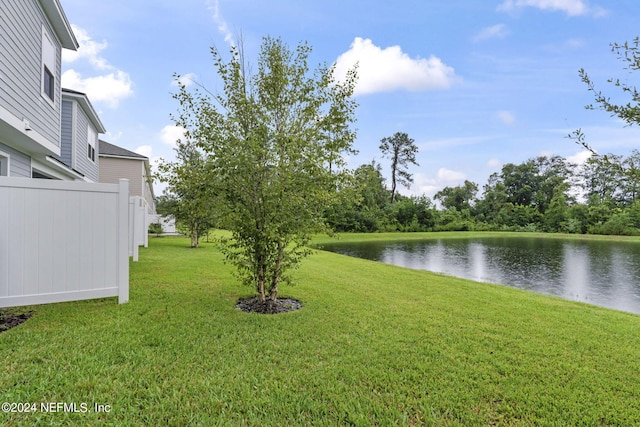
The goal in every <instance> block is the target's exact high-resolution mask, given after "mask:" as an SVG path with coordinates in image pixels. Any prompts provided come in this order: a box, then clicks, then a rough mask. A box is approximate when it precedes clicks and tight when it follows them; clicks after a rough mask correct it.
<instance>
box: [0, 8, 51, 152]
mask: <svg viewBox="0 0 640 427" xmlns="http://www.w3.org/2000/svg"><path fill="white" fill-rule="evenodd" d="M43 24H44V25H45V28H46V30H47V31H48V33H49V35H50V37H51V40H52V41H53V43H54V45H55V46H56V70H52V71H53V72H54V74H55V86H56V87H55V90H54V93H55V97H54V98H55V100H54V106H53V107H52V106H51V104H50V103H49V102H47V101H46V100H45V99H44V98H43V97H42V95H41V84H42V77H41V67H42V25H43ZM60 64H61V47H60V42H59V41H58V39H57V37H56V36H55V33H54V32H53V31H52V29H51V27H50V25H49V23H48V21H47V19H46V18H45V16H44V13H43V12H42V9H41V8H40V5H39V3H38V1H37V0H2V7H0V102H1V103H2V105H3V107H5V108H6V109H7V110H9V111H10V112H11V113H12V114H13V115H14V116H16V117H18V118H19V119H21V118H23V117H24V118H25V119H27V120H29V122H30V124H31V127H32V128H33V129H34V130H35V131H36V132H38V133H40V134H42V135H44V136H45V137H46V138H47V140H49V142H50V143H52V144H54V145H56V146H59V145H60V101H61V100H60V98H61V97H60V90H61V89H60Z"/></svg>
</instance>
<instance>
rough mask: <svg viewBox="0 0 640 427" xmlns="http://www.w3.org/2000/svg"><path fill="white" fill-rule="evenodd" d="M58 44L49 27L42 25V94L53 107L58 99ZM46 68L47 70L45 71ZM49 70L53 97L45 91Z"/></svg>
mask: <svg viewBox="0 0 640 427" xmlns="http://www.w3.org/2000/svg"><path fill="white" fill-rule="evenodd" d="M56 59H57V55H56V46H55V44H54V43H53V40H51V36H50V35H49V32H48V31H47V28H46V27H45V26H44V25H43V26H42V65H41V68H40V94H41V95H42V97H43V98H44V99H45V101H47V102H48V103H49V104H50V105H51V106H52V107H55V99H56V81H57V79H56V77H57V76H56ZM45 70H46V71H45ZM46 72H48V73H49V74H50V76H51V86H52V87H51V88H50V89H51V94H52V95H53V97H49V94H48V93H47V92H46V91H45V76H46Z"/></svg>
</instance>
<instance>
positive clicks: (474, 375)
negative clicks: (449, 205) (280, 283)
mask: <svg viewBox="0 0 640 427" xmlns="http://www.w3.org/2000/svg"><path fill="white" fill-rule="evenodd" d="M457 235H461V234H457ZM406 236H408V237H411V236H412V235H406ZM415 236H417V235H414V236H413V237H415ZM378 237H382V236H381V235H378ZM342 238H343V239H346V238H349V239H352V238H355V237H352V236H349V237H346V236H343V237H342ZM318 242H320V240H318ZM188 244H189V243H188V241H187V240H186V239H182V238H168V237H167V238H153V239H150V248H149V249H144V250H141V255H140V262H138V263H133V264H132V265H131V301H130V302H129V303H128V304H124V305H117V304H116V301H115V299H113V298H109V299H103V300H93V301H83V302H74V303H64V304H54V305H43V306H37V307H32V308H31V309H32V310H34V311H35V314H34V316H33V317H32V318H31V319H30V320H29V321H27V322H26V323H24V324H22V325H20V326H18V327H16V328H13V329H11V330H9V331H7V332H3V333H2V334H0V357H1V360H2V366H3V369H2V370H0V390H2V392H1V393H2V399H0V400H2V401H3V402H23V403H25V402H28V403H36V404H37V405H38V407H37V409H38V411H37V412H31V413H1V412H0V424H2V425H9V426H14V425H15V426H18V425H20V426H21V425H96V424H103V425H118V426H119V425H127V426H128V425H168V426H182V425H207V426H213V425H225V426H226V425H230V426H235V425H252V426H253V425H265V426H279V425H286V426H292V425H327V426H335V425H358V426H360V425H362V426H368V425H383V426H386V425H437V426H475V425H478V426H485V425H508V426H511V425H518V426H545V425H549V426H556V425H557V426H560V425H562V426H564V425H587V426H590V425H593V426H597V425H616V426H617V425H625V426H626V425H638V424H640V387H638V378H640V363H638V359H639V358H640V316H637V315H632V314H627V313H622V312H617V311H613V310H608V309H603V308H597V307H593V306H588V305H585V304H580V303H574V302H569V301H564V300H560V299H557V298H551V297H545V296H542V295H537V294H533V293H529V292H523V291H518V290H515V289H510V288H507V287H502V286H494V285H487V284H479V283H474V282H470V281H466V280H462V279H456V278H451V277H446V276H442V275H437V274H432V273H429V272H425V271H413V270H408V269H403V268H399V267H394V266H388V265H383V264H380V263H375V262H369V261H365V260H359V259H354V258H349V257H345V256H340V255H337V254H332V253H327V252H321V251H319V252H318V253H317V254H315V255H314V256H312V257H310V258H308V259H307V260H305V261H304V262H303V265H302V267H301V268H300V269H299V270H298V271H296V272H295V278H296V279H297V282H298V283H299V284H298V285H297V286H295V287H287V288H285V289H283V294H284V295H283V296H292V297H295V298H298V299H300V300H301V301H302V302H303V304H304V306H303V308H302V309H301V310H300V311H297V312H291V313H285V314H279V315H272V316H269V315H256V314H247V313H244V312H241V311H238V310H236V309H235V308H234V304H235V302H236V300H237V299H238V297H241V296H246V295H249V294H251V290H250V289H248V288H244V287H242V286H240V285H239V284H238V282H237V280H235V279H234V278H233V275H232V270H231V268H230V267H229V266H227V265H224V264H223V262H222V257H221V255H220V254H219V253H218V252H217V250H216V249H215V247H214V246H213V245H211V244H206V243H205V244H203V248H201V249H189V248H188ZM41 402H65V403H76V404H77V406H78V408H79V409H80V408H81V404H82V403H85V404H87V406H88V408H89V410H92V411H93V409H94V406H93V405H94V404H102V405H109V406H108V409H109V412H87V413H73V412H56V413H44V412H42V411H41V410H40V409H41V407H40V403H41ZM103 408H106V407H103Z"/></svg>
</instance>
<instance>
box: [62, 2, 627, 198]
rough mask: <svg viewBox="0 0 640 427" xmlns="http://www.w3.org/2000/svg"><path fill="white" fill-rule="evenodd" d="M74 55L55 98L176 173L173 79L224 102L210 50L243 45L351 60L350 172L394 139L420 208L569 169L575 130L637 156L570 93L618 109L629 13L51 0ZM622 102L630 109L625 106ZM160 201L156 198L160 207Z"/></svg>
mask: <svg viewBox="0 0 640 427" xmlns="http://www.w3.org/2000/svg"><path fill="white" fill-rule="evenodd" d="M61 4H62V7H63V9H64V10H65V13H66V15H67V18H68V19H69V22H70V23H71V24H72V26H73V28H74V31H75V33H76V37H77V38H78V41H79V43H80V49H79V50H78V52H75V53H74V52H65V53H64V55H63V65H62V68H63V85H64V86H65V87H69V88H71V89H75V90H80V91H83V92H86V93H87V94H88V95H89V97H90V99H91V101H92V103H93V104H94V107H95V108H96V110H97V111H98V112H99V114H100V117H101V119H102V121H103V123H104V125H105V127H106V128H107V130H108V133H107V134H106V135H102V136H101V137H102V138H103V139H105V140H107V141H109V142H111V143H114V144H117V145H120V146H122V147H124V148H127V149H130V150H133V151H136V152H139V153H141V154H144V155H146V156H149V157H150V159H151V160H152V163H153V162H154V161H155V160H156V159H158V158H160V157H162V158H165V159H169V160H170V159H172V158H173V149H172V143H173V142H174V141H175V139H176V138H177V137H179V135H180V132H179V129H176V128H175V126H173V123H172V121H171V119H170V114H172V113H175V112H176V110H177V103H176V101H175V100H173V99H172V97H171V93H172V92H174V91H175V90H176V87H175V86H174V85H173V84H172V83H173V77H172V76H173V73H179V74H181V75H184V76H188V77H190V78H191V79H192V80H194V81H197V82H199V83H201V84H203V85H204V86H205V87H207V88H208V89H209V90H211V91H216V90H218V89H219V88H220V83H219V81H218V80H217V79H216V76H215V70H214V67H213V62H212V60H211V55H210V47H211V46H212V45H216V46H217V47H218V48H219V49H220V50H226V47H227V46H228V45H229V43H234V41H235V40H236V39H237V35H238V34H240V33H241V34H242V37H243V39H244V47H245V50H246V52H247V55H248V57H249V58H256V56H257V53H258V51H259V46H260V43H261V39H262V37H263V36H266V35H270V36H275V37H281V38H282V39H283V40H284V41H285V42H287V43H288V44H289V46H290V47H291V48H294V47H295V46H296V45H297V44H298V43H299V42H300V41H307V42H308V43H309V44H310V45H311V46H312V47H313V53H312V55H311V64H312V66H315V65H316V64H319V63H327V64H333V63H336V64H337V70H338V72H342V70H345V69H346V68H348V67H349V66H351V65H352V64H353V62H354V61H358V62H359V64H360V66H359V75H360V80H359V83H358V86H357V88H356V95H357V96H356V100H357V101H358V103H359V108H358V110H357V113H356V116H357V123H356V125H355V127H356V128H357V130H358V137H357V141H356V144H355V148H356V149H358V150H359V154H358V155H357V156H352V157H350V158H349V163H350V165H351V166H352V167H357V166H359V165H360V164H363V163H370V162H371V160H373V159H375V160H376V161H378V162H381V163H382V165H383V168H384V172H385V175H387V177H388V167H387V163H388V161H387V160H386V159H383V158H382V157H381V154H380V152H379V149H378V146H379V144H380V139H382V138H383V137H386V136H391V135H393V134H394V133H395V132H406V133H407V134H408V135H409V137H411V138H413V139H414V140H415V142H416V144H417V145H418V147H419V155H418V156H417V159H418V162H419V163H420V166H412V167H411V169H410V172H411V173H413V175H414V180H415V182H414V185H413V186H412V187H411V188H407V189H402V190H401V192H402V193H403V194H407V195H409V194H415V195H421V194H426V195H428V196H430V197H432V196H433V194H435V192H437V191H438V190H440V189H442V188H443V187H445V186H455V185H459V184H461V183H462V182H464V180H465V179H468V180H471V181H474V182H476V183H478V184H479V185H480V187H481V188H482V185H484V184H485V183H486V180H487V178H488V177H489V175H490V174H491V173H493V172H497V171H500V169H501V167H502V165H504V164H505V163H521V162H523V161H525V160H527V159H528V158H531V157H535V156H538V155H551V154H554V155H556V154H557V155H561V156H563V157H567V158H569V159H571V160H573V161H576V162H580V161H584V159H585V158H586V152H585V151H584V150H583V149H582V148H581V147H580V146H578V145H577V144H575V143H574V142H572V141H571V140H569V139H567V138H566V137H565V136H566V135H567V134H568V133H570V132H571V131H573V130H575V129H578V128H582V129H583V131H584V132H585V133H586V135H587V139H588V141H589V143H590V144H591V145H592V146H593V147H594V148H595V149H596V150H598V151H599V152H602V153H607V152H613V153H616V154H627V153H628V152H629V151H630V150H632V149H634V148H640V131H638V129H636V128H633V127H631V128H629V127H624V125H623V123H621V122H620V121H619V120H618V119H616V118H612V117H610V116H609V115H608V114H607V113H605V112H602V111H588V110H585V108H584V106H585V105H586V104H589V103H591V101H592V95H591V94H590V93H589V92H588V91H587V88H586V86H585V84H584V83H582V82H581V81H580V78H579V75H578V70H579V69H580V68H584V69H585V70H587V72H588V73H589V75H590V76H591V77H592V79H593V80H594V81H595V82H596V84H597V85H598V86H599V87H600V88H602V89H603V90H604V91H605V92H606V93H610V94H611V96H612V97H613V99H614V100H616V99H619V100H623V98H617V96H618V95H617V92H616V91H615V90H614V88H612V87H611V86H610V85H608V84H607V82H606V80H607V79H608V78H610V77H620V78H621V79H623V80H625V81H628V82H629V83H633V82H634V81H637V80H638V76H640V72H636V74H629V72H628V70H625V69H623V63H622V62H621V61H619V60H618V59H617V58H616V56H615V55H614V54H613V53H612V52H611V47H610V43H613V42H619V43H621V42H624V41H627V40H628V41H631V40H632V39H634V38H635V37H636V36H639V35H640V33H639V32H637V22H638V20H639V18H640V3H639V2H637V0H616V1H610V0H609V1H606V0H593V1H591V0H483V1H469V0H467V1H462V0H449V1H446V2H444V1H435V0H396V1H394V2H390V1H385V2H383V1H371V0H369V1H361V0H353V1H351V0H342V1H335V0H324V1H314V0H309V1H294V0H270V1H262V0H181V1H177V0H155V1H153V2H151V1H146V0H110V1H109V2H88V1H86V0H61ZM625 102H626V101H625ZM161 189H162V187H161V186H159V185H156V192H157V193H160V192H161Z"/></svg>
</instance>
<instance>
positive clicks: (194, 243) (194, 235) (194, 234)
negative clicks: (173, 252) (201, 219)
mask: <svg viewBox="0 0 640 427" xmlns="http://www.w3.org/2000/svg"><path fill="white" fill-rule="evenodd" d="M199 245H200V238H199V236H198V231H197V230H195V229H194V230H192V231H191V247H192V248H197V247H199Z"/></svg>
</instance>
